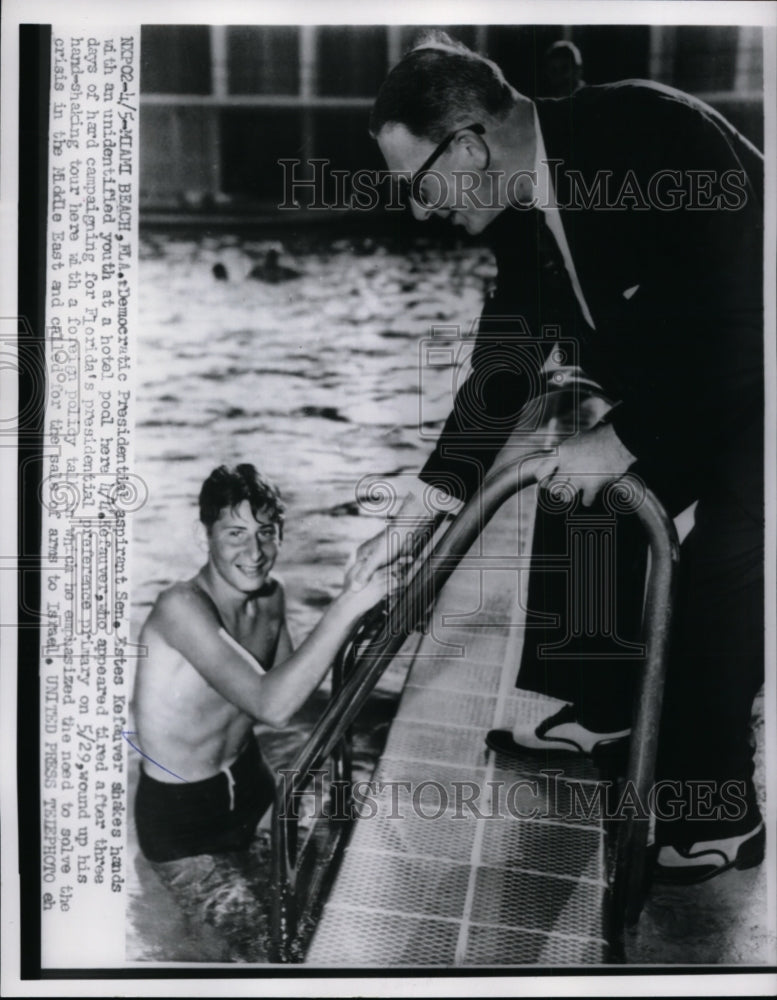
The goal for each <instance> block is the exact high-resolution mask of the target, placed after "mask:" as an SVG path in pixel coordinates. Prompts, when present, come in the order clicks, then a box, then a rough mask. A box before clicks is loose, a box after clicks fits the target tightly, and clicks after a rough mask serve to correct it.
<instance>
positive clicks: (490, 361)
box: [358, 35, 764, 882]
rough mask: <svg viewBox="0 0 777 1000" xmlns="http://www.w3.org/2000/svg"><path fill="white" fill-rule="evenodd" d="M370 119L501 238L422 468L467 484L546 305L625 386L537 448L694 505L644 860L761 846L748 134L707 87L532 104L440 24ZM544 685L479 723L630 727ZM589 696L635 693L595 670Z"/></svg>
mask: <svg viewBox="0 0 777 1000" xmlns="http://www.w3.org/2000/svg"><path fill="white" fill-rule="evenodd" d="M371 130H372V133H373V135H374V136H375V138H376V139H377V141H378V145H379V146H380V149H381V152H382V153H383V156H384V158H385V160H386V162H387V165H388V167H389V169H390V170H391V171H392V172H394V173H396V174H397V176H399V177H404V178H405V179H406V181H407V183H408V185H409V194H410V199H411V201H410V204H411V207H412V211H413V213H414V215H415V216H416V218H418V219H426V218H429V217H431V216H432V215H437V216H439V217H442V218H447V219H449V220H450V222H451V223H452V224H453V225H459V226H462V227H463V228H464V229H465V230H466V231H467V232H468V233H470V234H471V235H477V234H479V233H481V232H484V231H485V236H486V238H487V239H488V240H489V242H490V243H491V245H492V246H493V248H494V251H495V254H496V258H497V266H498V276H497V285H496V291H495V294H494V296H493V297H492V299H491V300H490V301H489V302H488V303H487V304H486V308H485V310H484V316H483V320H482V322H481V328H480V333H479V335H478V339H477V341H476V343H475V347H474V353H473V356H472V374H471V376H470V379H469V381H468V382H467V383H465V384H464V385H463V387H462V388H461V390H460V391H459V393H458V395H457V396H456V399H455V402H454V406H453V410H452V412H451V414H450V416H449V418H448V420H447V422H446V424H445V427H444V429H443V431H442V433H441V435H440V438H439V440H438V442H437V445H436V447H435V449H434V451H433V453H432V455H431V456H430V458H429V460H428V461H427V463H426V465H425V466H424V468H423V470H422V471H421V473H420V479H421V480H422V481H423V482H424V483H427V484H429V483H432V484H435V485H438V486H440V487H441V488H443V489H444V490H446V491H447V492H448V493H451V494H453V495H455V496H458V497H460V498H461V499H467V498H468V497H470V496H471V495H472V494H473V492H474V491H475V490H476V489H477V487H478V486H479V484H480V482H481V481H482V478H483V476H484V474H485V473H486V472H487V471H488V469H489V468H490V467H491V466H492V464H493V462H494V460H495V458H496V456H497V455H498V454H499V452H500V450H501V449H502V448H503V447H504V445H505V443H506V442H507V440H508V437H509V435H510V432H511V429H512V428H513V427H514V425H515V424H516V423H517V422H518V421H519V419H520V418H519V413H520V411H521V409H522V407H523V406H524V404H525V403H526V402H527V400H528V399H529V398H530V394H531V391H532V386H533V385H534V384H535V383H536V378H535V376H536V374H537V373H536V372H531V371H529V372H527V371H526V369H525V367H522V366H521V365H520V364H510V363H509V362H506V361H505V359H506V358H509V355H510V351H511V349H512V350H520V344H521V343H523V341H522V340H521V337H522V331H524V332H525V330H527V329H528V331H530V333H531V334H532V335H533V336H535V337H539V336H540V331H541V329H542V326H543V324H547V323H553V324H556V325H560V327H561V332H562V336H563V337H564V338H565V339H567V340H569V339H571V340H572V341H573V342H574V343H576V344H577V345H578V348H579V355H580V362H581V364H582V367H583V369H584V370H585V372H586V373H587V374H588V375H589V376H591V377H592V378H594V379H595V380H596V381H598V382H599V383H600V384H601V386H602V387H603V389H604V392H605V393H606V395H607V396H608V397H610V398H611V399H612V400H614V401H617V402H616V405H615V406H614V407H613V408H612V409H611V410H610V411H609V413H608V414H607V415H606V416H605V417H604V419H603V420H601V421H600V422H599V423H597V424H596V425H595V426H594V427H592V428H590V429H588V430H585V431H581V432H580V433H578V434H576V435H574V436H572V437H570V438H567V439H566V440H564V441H563V442H562V443H561V444H560V445H559V446H558V447H557V448H556V449H554V451H553V453H552V454H548V455H547V456H546V457H545V458H543V459H542V460H540V461H539V462H538V463H537V469H536V471H537V473H538V476H539V477H540V478H541V479H543V481H544V485H545V486H546V487H548V488H550V487H552V486H553V484H554V483H555V484H559V483H566V484H569V485H570V486H571V487H572V488H573V489H574V490H577V491H578V492H579V495H580V501H581V503H582V505H583V506H590V505H591V504H594V503H597V502H599V501H598V500H597V497H599V495H600V493H601V490H602V488H603V487H604V485H605V484H606V483H608V482H610V481H611V480H612V479H613V478H616V477H619V476H621V475H623V474H624V473H626V472H627V471H628V472H630V473H632V474H633V475H636V476H639V477H641V478H642V479H643V480H644V482H645V483H646V485H647V486H648V487H649V488H650V489H652V490H653V491H654V492H656V493H657V494H658V496H659V498H660V499H661V500H662V501H663V502H664V504H665V505H666V507H667V509H668V511H669V513H670V514H671V515H672V516H675V515H676V514H678V513H679V512H680V511H681V510H683V509H684V508H686V507H688V505H689V504H691V503H694V502H696V504H697V506H696V514H695V525H694V528H693V530H692V531H691V533H690V534H689V535H688V537H687V538H686V540H685V542H684V543H683V546H682V552H681V560H680V565H681V580H680V591H679V595H678V598H677V603H676V608H675V620H676V625H675V631H674V635H673V645H672V656H671V662H670V666H669V677H668V682H667V690H666V695H665V710H664V719H663V724H662V736H661V746H660V751H659V774H658V777H659V778H660V779H662V780H664V781H672V782H673V783H674V784H672V785H671V786H670V789H671V791H672V793H673V794H675V797H676V799H677V802H679V803H680V805H679V806H678V805H677V803H675V809H674V812H673V813H672V816H673V817H674V818H673V819H670V818H669V817H668V816H667V817H666V820H665V821H662V819H663V817H662V815H659V822H658V823H657V825H656V838H657V842H658V844H659V845H660V847H661V850H660V853H659V857H658V867H657V872H658V876H659V877H662V878H664V879H667V880H671V881H680V882H691V881H699V880H701V879H704V878H708V877H710V876H712V875H715V874H717V873H718V872H720V871H724V870H726V869H727V868H730V867H734V866H736V867H739V868H742V867H746V866H750V865H753V864H757V863H758V862H759V861H760V860H761V858H762V857H763V844H764V829H763V822H762V819H761V815H760V813H759V811H758V805H757V802H756V800H755V794H754V790H753V782H752V772H753V765H752V749H751V746H750V742H749V720H750V713H751V708H752V703H753V699H754V697H755V695H756V693H757V692H758V689H759V687H760V685H761V683H762V677H763V476H762V473H763V429H762V428H763V312H762V289H763V263H762V260H763V258H762V240H763V231H762V218H763V210H762V190H763V158H762V156H761V154H760V153H759V152H758V151H757V150H756V149H755V148H754V147H753V146H752V145H751V144H750V143H749V142H747V141H746V140H745V139H743V137H742V136H741V135H739V134H738V133H737V132H736V131H735V130H734V129H733V128H732V126H731V125H730V124H729V123H728V122H727V121H725V119H723V118H722V117H721V116H720V115H718V114H717V113H716V112H714V111H713V110H712V109H711V108H709V107H708V106H706V105H704V104H703V103H701V102H699V101H697V100H695V99H694V98H692V97H690V96H688V95H686V94H682V93H680V92H678V91H675V90H672V89H670V88H667V87H663V86H659V85H656V84H651V83H646V82H641V81H624V82H622V83H617V84H611V85H606V86H599V87H584V88H582V89H580V90H579V91H577V92H576V93H575V94H573V95H571V96H570V97H568V98H563V99H559V100H551V99H548V100H537V101H536V102H532V101H531V100H529V99H528V98H526V97H524V96H522V95H520V94H518V93H517V92H516V91H515V90H513V88H511V87H510V86H509V85H508V84H507V83H506V82H505V80H504V77H503V76H502V74H501V72H500V70H499V69H498V67H496V66H495V65H494V64H493V63H491V62H490V61H488V60H485V59H482V58H481V57H479V56H477V55H475V54H474V53H472V52H470V51H469V50H467V49H466V48H464V47H463V46H460V45H459V44H458V43H454V42H452V41H451V40H450V39H449V38H447V36H444V35H436V36H434V37H431V38H430V39H429V40H427V41H425V42H424V43H422V44H421V45H420V46H419V47H417V48H415V49H414V50H412V51H411V52H409V53H408V54H407V55H406V56H405V57H404V58H403V60H402V61H401V62H400V63H399V64H397V66H395V67H394V69H393V70H392V71H391V73H390V75H389V77H388V78H387V80H386V82H385V83H384V85H383V87H382V88H381V91H380V93H379V95H378V98H377V100H376V102H375V106H374V109H373V114H372V121H371ZM497 316H520V317H522V319H523V323H517V324H514V326H513V331H514V332H513V333H512V335H511V334H510V333H509V332H504V328H503V325H502V326H499V324H498V323H497V324H496V326H495V327H494V325H493V324H492V319H491V318H492V317H497ZM494 329H499V330H501V331H502V332H500V333H499V334H498V336H496V337H494V335H493V330H494ZM489 331H490V332H489ZM516 331H517V332H516ZM420 492H421V491H420V490H419V491H418V493H419V494H420ZM401 513H402V520H403V523H409V521H410V519H411V518H412V517H413V516H415V517H417V519H418V523H419V524H422V523H424V521H425V519H427V518H428V516H429V513H428V511H426V510H424V507H423V504H422V503H421V502H420V501H419V499H418V496H414V495H412V494H410V495H408V497H407V498H406V500H405V503H404V506H403V508H402V512H401ZM409 530H410V529H409V528H408V531H409ZM384 552H385V548H384V546H383V545H382V539H381V538H380V536H379V537H378V538H376V539H374V540H372V541H371V542H369V543H365V545H363V546H362V547H361V549H360V550H359V553H358V558H359V559H360V560H361V562H362V564H363V569H364V572H365V574H366V573H368V572H370V571H371V569H372V568H373V567H374V565H375V564H376V563H380V562H381V561H385V555H384ZM619 586H625V584H619ZM603 676H604V675H603ZM519 683H520V684H521V685H522V686H529V685H530V684H532V685H533V686H535V687H536V686H537V685H536V683H534V682H533V681H532V680H531V679H530V680H529V681H528V682H527V681H526V679H525V678H524V677H523V676H522V677H521V678H520V680H519ZM565 683H566V684H567V687H566V688H565ZM587 683H588V682H587V681H586V678H585V676H583V678H582V680H580V681H579V684H578V688H577V690H578V691H581V690H584V689H585V686H586V684H587ZM551 688H552V683H551ZM547 693H550V694H556V696H557V697H559V698H561V699H562V700H563V701H566V702H567V704H566V705H565V706H564V708H563V709H562V710H561V712H559V713H557V714H554V715H553V716H552V717H551V718H549V719H548V720H546V721H545V723H544V724H543V725H542V726H540V727H538V729H537V730H536V731H535V732H534V733H531V734H528V736H527V738H526V739H524V738H523V736H522V734H521V733H520V732H518V731H513V733H512V734H510V733H509V732H504V731H494V732H492V733H490V734H489V742H490V745H492V746H498V747H499V748H500V749H502V750H506V751H509V750H510V749H514V750H516V751H517V750H518V749H519V747H520V746H524V747H525V746H530V747H542V746H547V747H556V748H558V747H561V746H567V747H568V748H569V749H576V750H580V751H582V752H590V751H592V750H593V749H595V748H596V745H597V743H600V742H606V740H607V739H608V738H610V737H617V736H618V735H623V732H625V731H626V729H625V728H624V729H621V730H620V731H619V727H622V726H624V723H623V721H622V717H621V718H620V719H618V720H614V721H613V726H611V727H609V729H607V728H606V727H605V726H604V725H603V724H602V722H601V720H593V721H592V717H586V708H585V706H584V705H583V704H581V703H580V702H581V701H583V700H584V699H576V698H575V697H574V695H571V694H570V693H569V687H568V680H567V682H561V683H560V684H559V689H558V690H549V691H548V692H547ZM588 700H589V701H590V702H591V703H592V704H593V703H595V702H600V701H602V700H604V701H612V703H613V704H614V703H615V702H620V704H621V706H622V705H624V704H627V698H626V693H619V694H618V695H617V697H616V696H615V695H613V698H612V699H609V698H608V690H605V691H604V692H600V694H599V697H598V698H590V699H588ZM627 726H628V723H625V727H626V728H627ZM609 730H615V731H609ZM700 783H701V784H700ZM701 787H703V788H704V792H703V794H702V795H701V797H700V792H699V789H700V788H701Z"/></svg>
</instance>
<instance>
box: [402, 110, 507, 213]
mask: <svg viewBox="0 0 777 1000" xmlns="http://www.w3.org/2000/svg"><path fill="white" fill-rule="evenodd" d="M459 132H474V133H475V135H485V134H486V130H485V128H484V127H483V126H482V125H480V124H479V123H478V122H473V123H472V124H471V125H462V126H461V128H457V129H454V130H453V132H450V133H449V134H448V135H446V136H445V138H444V139H443V140H442V142H441V143H440V144H439V145H438V146H437V147H436V148H435V149H434V150H432V152H431V154H430V155H429V156H428V157H427V158H426V159H425V160H424V162H423V163H422V164H421V166H420V167H419V168H418V170H416V172H415V173H414V174H413V175H412V177H401V178H400V187H401V189H402V190H407V191H408V192H409V196H410V198H412V199H413V201H414V202H415V203H416V204H417V205H418V206H419V207H420V208H422V209H424V210H425V211H429V210H430V209H434V208H439V207H440V206H439V201H435V200H432V199H427V197H426V196H425V195H424V192H423V188H422V186H421V185H422V183H423V179H424V175H425V174H427V173H428V172H429V171H430V170H431V169H432V166H433V164H435V163H436V162H437V160H439V158H440V157H441V156H442V154H443V153H444V152H445V150H446V149H447V148H448V146H450V144H451V143H452V142H453V140H454V139H455V138H456V136H457V135H458V134H459ZM489 159H490V156H489Z"/></svg>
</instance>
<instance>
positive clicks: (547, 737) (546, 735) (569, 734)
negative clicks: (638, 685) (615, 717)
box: [486, 705, 631, 757]
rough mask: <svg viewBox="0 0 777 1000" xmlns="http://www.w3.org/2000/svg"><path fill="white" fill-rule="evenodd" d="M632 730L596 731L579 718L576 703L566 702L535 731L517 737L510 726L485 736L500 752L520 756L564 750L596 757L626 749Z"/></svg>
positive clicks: (493, 748) (494, 748) (493, 730)
mask: <svg viewBox="0 0 777 1000" xmlns="http://www.w3.org/2000/svg"><path fill="white" fill-rule="evenodd" d="M630 734H631V730H630V729H621V730H619V731H617V732H612V733H595V732H593V731H592V730H590V729H586V728H585V726H581V725H580V723H579V722H578V721H577V711H576V709H575V706H574V705H564V706H563V707H562V708H560V709H559V710H558V711H557V712H554V713H553V715H549V716H548V717H547V718H546V719H543V721H542V722H541V723H540V724H539V725H538V726H536V727H535V728H534V729H533V730H528V731H527V732H526V733H522V734H521V735H520V736H519V737H518V739H516V738H515V737H514V736H513V734H512V733H511V732H509V731H508V730H507V729H492V730H491V731H490V732H489V733H488V734H487V736H486V745H487V746H488V747H489V748H490V749H491V750H496V751H497V752H498V753H504V754H512V755H513V756H520V755H521V754H526V752H527V751H528V752H530V753H537V752H540V753H547V752H548V751H562V752H566V753H579V754H585V755H586V756H591V757H596V756H601V755H603V754H606V753H609V752H612V751H614V750H617V749H622V748H625V747H626V746H627V745H628V738H629V736H630Z"/></svg>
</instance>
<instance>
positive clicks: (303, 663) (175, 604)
mask: <svg viewBox="0 0 777 1000" xmlns="http://www.w3.org/2000/svg"><path fill="white" fill-rule="evenodd" d="M385 592H386V588H385V585H384V584H383V581H382V580H381V574H376V575H375V577H373V579H372V580H370V581H369V582H368V583H367V584H366V585H365V586H364V587H363V588H362V589H360V590H355V589H352V588H351V586H347V587H346V588H345V589H344V590H343V592H342V593H341V594H340V595H339V596H338V597H336V598H335V599H334V601H333V602H332V604H331V605H330V606H329V607H328V608H327V610H326V612H325V613H324V615H323V617H322V618H321V620H320V621H319V623H318V625H316V627H315V628H314V629H313V631H312V632H311V633H310V635H309V636H308V637H307V638H306V639H305V641H304V642H303V643H302V644H301V645H300V647H299V649H297V650H296V652H292V651H291V643H290V641H289V639H288V632H287V633H286V638H285V639H284V637H283V633H282V634H281V637H280V639H279V648H278V651H277V654H276V659H277V661H278V665H277V666H276V667H274V668H273V669H272V670H271V671H269V672H268V673H266V674H259V673H257V671H256V670H255V669H253V667H252V666H251V665H250V663H249V662H248V660H247V659H246V657H245V656H244V655H243V654H242V653H241V652H238V651H237V650H236V649H234V648H233V645H232V643H230V642H228V641H227V639H225V638H224V637H223V635H221V634H219V632H220V629H221V628H222V626H221V622H220V621H219V619H218V616H217V614H216V612H215V609H214V608H213V606H212V605H211V603H210V602H209V601H208V600H207V598H206V597H204V596H203V595H202V594H199V593H197V591H195V590H191V589H189V588H185V587H173V588H171V589H170V590H169V591H166V592H165V593H164V594H162V595H161V596H160V598H159V599H158V601H157V605H156V608H155V609H154V619H155V621H154V625H155V627H156V629H157V630H158V631H159V632H160V634H161V635H162V637H163V638H164V640H165V641H166V642H167V643H168V644H169V645H170V646H172V647H173V648H174V649H176V650H177V651H178V652H179V653H180V654H181V655H182V656H183V657H185V658H186V660H187V661H188V662H189V663H191V665H192V666H193V667H194V669H195V670H197V672H198V673H199V674H200V675H201V676H202V677H203V678H204V679H205V680H206V681H207V682H208V684H210V685H211V687H213V688H214V689H215V690H216V691H218V693H219V694H220V695H221V696H222V697H223V698H226V700H227V701H229V702H231V703H232V704H233V705H236V706H237V707H238V708H240V709H241V710H242V711H244V712H246V713H247V714H248V715H250V716H252V717H253V718H254V719H256V720H257V721H259V722H265V723H267V725H270V726H274V727H277V728H281V727H283V726H285V725H286V724H287V722H288V720H289V718H290V717H291V716H292V715H293V714H294V712H295V711H296V710H297V709H298V708H299V707H300V705H302V703H303V702H304V701H305V699H306V698H307V697H308V695H310V694H311V693H312V692H313V691H314V690H315V689H316V688H317V687H318V685H319V684H320V682H321V681H322V679H323V678H324V675H325V674H326V672H327V670H328V669H329V667H330V665H331V663H332V660H333V659H334V656H335V654H336V653H337V650H338V649H339V648H340V646H341V644H342V643H343V641H344V640H345V639H346V637H347V635H348V633H349V632H350V630H351V628H352V627H353V626H354V625H355V624H356V621H357V620H358V619H359V618H360V617H361V615H362V614H364V612H365V611H368V610H369V609H370V608H371V607H372V606H373V605H374V604H376V603H377V602H378V601H379V600H380V598H381V597H382V596H383V595H384V594H385ZM283 628H284V629H285V626H283ZM284 648H285V649H286V650H287V651H288V652H289V654H290V655H288V656H287V657H286V658H285V660H284V661H283V662H281V655H282V650H283V649H284Z"/></svg>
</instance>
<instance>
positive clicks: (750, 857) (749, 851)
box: [653, 827, 766, 885]
mask: <svg viewBox="0 0 777 1000" xmlns="http://www.w3.org/2000/svg"><path fill="white" fill-rule="evenodd" d="M765 854H766V830H765V828H764V827H761V829H760V830H759V831H758V833H757V834H756V835H755V836H754V837H751V838H750V840H746V841H745V842H744V844H740V845H739V849H738V850H737V854H736V857H735V858H734V859H733V860H731V861H728V862H726V863H725V864H722V865H716V866H713V865H697V866H695V867H694V866H693V865H689V866H688V867H683V866H678V867H676V868H668V867H661V866H660V865H657V866H656V868H655V871H654V874H653V881H654V882H657V883H660V884H661V885H697V884H699V883H700V882H708V881H709V880H710V879H711V878H715V876H716V875H722V874H723V872H727V871H731V869H732V868H735V869H736V870H737V871H747V869H748V868H756V867H757V866H758V865H760V864H761V862H762V861H763V859H764V856H765Z"/></svg>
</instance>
